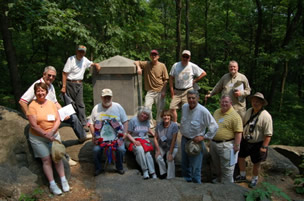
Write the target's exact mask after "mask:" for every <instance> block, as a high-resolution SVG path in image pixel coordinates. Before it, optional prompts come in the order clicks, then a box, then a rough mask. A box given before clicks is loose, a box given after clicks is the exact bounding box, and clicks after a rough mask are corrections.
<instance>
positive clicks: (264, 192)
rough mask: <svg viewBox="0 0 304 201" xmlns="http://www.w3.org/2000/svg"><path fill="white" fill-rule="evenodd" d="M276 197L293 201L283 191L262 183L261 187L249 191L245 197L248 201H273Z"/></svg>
mask: <svg viewBox="0 0 304 201" xmlns="http://www.w3.org/2000/svg"><path fill="white" fill-rule="evenodd" d="M274 196H275V197H280V198H284V199H285V200H288V201H291V199H290V198H289V196H288V195H287V194H285V193H284V192H283V191H281V189H279V188H278V187H276V186H274V185H272V184H270V183H267V182H262V183H261V185H260V186H259V187H257V188H255V189H254V190H251V191H249V192H248V193H247V194H246V195H245V197H246V201H256V200H266V199H267V200H273V197H274Z"/></svg>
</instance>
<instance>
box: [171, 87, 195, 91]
mask: <svg viewBox="0 0 304 201" xmlns="http://www.w3.org/2000/svg"><path fill="white" fill-rule="evenodd" d="M191 88H192V87H188V88H186V89H177V88H174V89H175V90H177V91H186V90H188V89H191Z"/></svg>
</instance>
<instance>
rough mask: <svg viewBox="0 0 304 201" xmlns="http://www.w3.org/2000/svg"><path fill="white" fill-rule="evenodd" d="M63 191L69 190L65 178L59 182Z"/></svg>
mask: <svg viewBox="0 0 304 201" xmlns="http://www.w3.org/2000/svg"><path fill="white" fill-rule="evenodd" d="M61 186H62V190H63V192H68V191H70V186H69V183H68V181H67V180H65V181H62V182H61Z"/></svg>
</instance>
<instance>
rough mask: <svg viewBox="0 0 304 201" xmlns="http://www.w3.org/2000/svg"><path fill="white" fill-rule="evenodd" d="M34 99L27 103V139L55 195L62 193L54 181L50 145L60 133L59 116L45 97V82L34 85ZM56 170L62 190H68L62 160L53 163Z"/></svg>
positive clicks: (46, 89)
mask: <svg viewBox="0 0 304 201" xmlns="http://www.w3.org/2000/svg"><path fill="white" fill-rule="evenodd" d="M34 92H35V96H36V99H35V100H33V101H32V102H31V104H30V105H29V109H28V113H27V117H28V119H29V123H30V126H31V128H30V133H29V141H30V143H31V146H32V148H33V151H34V155H35V157H36V158H41V160H42V166H43V171H44V174H45V176H46V177H47V179H48V180H49V182H50V190H51V192H52V193H53V194H55V195H60V194H62V191H61V189H60V188H58V186H57V184H56V183H55V181H54V176H53V168H52V158H51V146H52V141H54V140H55V139H56V140H59V141H60V135H59V132H58V127H59V125H60V118H59V114H58V110H57V108H56V105H55V104H54V103H53V102H52V101H49V100H47V99H46V98H45V97H46V95H47V93H48V87H47V85H46V84H45V83H42V82H41V83H37V84H35V85H34ZM55 167H56V170H57V172H58V174H59V176H60V179H61V186H62V189H63V191H64V192H68V191H69V190H70V187H69V184H68V181H67V180H66V178H65V174H64V167H63V163H62V160H60V161H59V162H58V163H55Z"/></svg>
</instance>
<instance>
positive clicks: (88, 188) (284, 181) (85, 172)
mask: <svg viewBox="0 0 304 201" xmlns="http://www.w3.org/2000/svg"><path fill="white" fill-rule="evenodd" d="M93 170H94V166H93V164H91V163H81V164H77V165H76V166H72V167H71V179H70V181H69V184H70V187H71V190H70V192H68V193H63V194H62V195H61V196H54V195H53V194H51V193H50V192H49V189H48V187H47V186H43V187H41V188H42V190H43V191H44V193H43V194H42V195H40V196H38V197H39V199H38V200H46V201H48V200H52V201H53V200H55V201H57V200H58V201H71V200H73V201H89V200H101V199H100V197H99V196H98V195H97V194H96V193H95V177H94V176H93ZM247 179H250V176H249V177H247ZM259 181H260V182H262V181H265V182H268V183H271V184H273V185H276V186H277V187H278V188H280V189H281V190H282V191H283V192H285V193H286V194H287V195H288V196H289V197H290V198H291V199H292V200H297V201H299V200H304V196H301V195H299V194H297V193H295V191H294V189H293V180H292V179H291V178H290V177H289V176H282V177H281V178H278V176H276V177H274V176H270V175H267V176H266V175H264V177H263V176H262V177H260V178H259ZM238 185H241V186H243V187H245V188H248V184H247V183H241V184H238ZM273 200H274V201H279V200H284V199H280V198H277V197H273Z"/></svg>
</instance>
